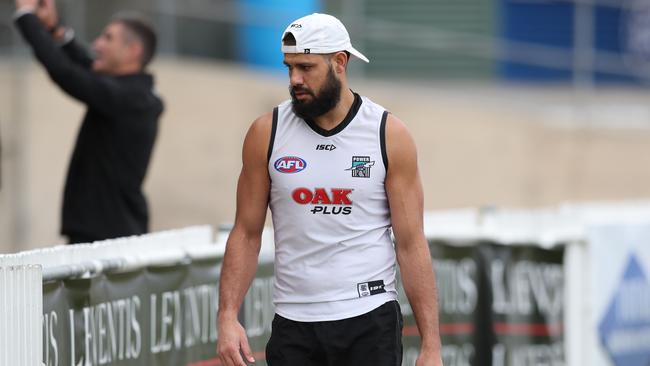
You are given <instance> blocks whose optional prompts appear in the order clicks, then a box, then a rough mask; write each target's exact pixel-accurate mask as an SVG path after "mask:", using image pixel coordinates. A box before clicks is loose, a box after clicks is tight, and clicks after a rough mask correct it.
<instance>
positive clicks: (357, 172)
mask: <svg viewBox="0 0 650 366" xmlns="http://www.w3.org/2000/svg"><path fill="white" fill-rule="evenodd" d="M373 165H375V162H374V161H370V156H353V157H352V166H351V167H350V168H348V169H345V170H351V171H352V177H353V178H370V168H372V166H373Z"/></svg>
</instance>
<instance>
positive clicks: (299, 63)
mask: <svg viewBox="0 0 650 366" xmlns="http://www.w3.org/2000/svg"><path fill="white" fill-rule="evenodd" d="M281 48H282V52H283V53H284V64H285V65H286V66H287V68H288V71H289V82H290V87H289V90H290V95H291V99H290V100H288V101H286V102H284V103H282V104H280V105H279V106H277V107H276V108H274V110H273V111H272V112H270V113H268V114H265V115H263V116H261V117H259V118H258V119H257V120H255V121H254V122H253V124H252V126H251V127H250V129H249V131H248V134H247V135H246V138H245V141H244V147H243V167H242V171H241V174H240V177H239V183H238V187H237V214H236V218H235V225H234V227H233V229H232V232H231V233H230V236H229V238H228V242H227V244H226V253H225V256H224V261H223V267H222V270H221V280H220V297H219V316H218V321H219V340H218V345H217V351H218V353H219V357H220V359H221V362H222V364H223V365H226V366H243V365H246V362H254V359H253V355H252V352H251V349H250V346H249V344H248V339H247V337H246V332H245V330H244V328H243V327H242V325H241V324H240V323H239V321H238V319H237V314H238V312H239V308H240V306H241V304H242V302H243V299H244V296H245V294H246V291H247V290H248V287H249V286H250V284H251V281H252V279H253V277H254V275H255V270H256V267H257V260H258V255H259V250H260V245H261V234H262V230H263V226H264V221H265V216H266V210H267V207H270V209H271V213H272V218H273V228H274V235H275V284H274V294H273V302H274V304H275V310H276V315H275V318H274V320H273V324H272V331H271V339H270V340H269V342H268V344H267V347H266V361H267V363H268V364H269V365H270V366H311V365H313V366H321V365H322V366H346V365H349V366H363V365H368V366H371V365H372V366H382V365H386V366H388V365H391V366H395V365H400V364H401V361H402V343H401V333H402V325H403V324H402V316H401V311H400V308H399V304H398V303H397V291H396V284H395V271H396V265H397V264H398V263H399V264H400V272H401V275H402V281H403V283H404V289H405V291H406V295H407V297H408V299H409V303H410V305H411V308H412V309H413V312H414V315H415V318H416V321H417V326H418V330H419V333H420V335H421V340H422V346H421V350H420V354H419V357H418V360H417V364H416V365H417V366H429V365H436V366H441V365H442V361H441V354H440V336H439V333H438V308H437V298H436V296H437V295H436V287H435V277H434V273H433V267H432V263H431V256H430V253H429V248H428V244H427V241H426V239H425V237H424V232H423V224H422V220H423V193H422V186H421V183H420V176H419V172H418V167H417V156H416V148H415V144H414V142H413V139H412V138H411V136H410V134H409V132H408V131H407V129H406V127H405V125H404V123H403V122H402V121H400V120H399V119H398V118H397V117H395V116H394V115H392V114H390V113H389V112H388V111H386V110H385V109H384V108H383V107H381V106H380V105H378V104H376V103H374V102H373V101H371V100H370V99H369V98H367V97H364V96H360V95H359V94H357V93H355V92H353V91H352V90H351V89H349V86H348V80H347V64H348V61H349V60H350V58H351V57H352V56H354V57H356V58H359V59H361V60H363V61H365V62H368V59H367V58H366V57H365V56H364V55H363V54H362V53H361V52H359V51H358V50H356V49H355V48H353V47H352V45H351V43H350V38H349V35H348V32H347V30H346V29H345V26H344V25H343V24H342V23H341V22H340V21H339V20H338V19H336V18H335V17H333V16H330V15H326V14H317V13H315V14H311V15H308V16H305V17H303V18H300V19H297V20H296V21H294V22H292V23H291V24H290V25H289V26H288V27H287V29H286V30H285V32H284V33H283V36H282V46H281ZM391 232H392V233H394V236H395V243H394V244H393V241H392V239H391Z"/></svg>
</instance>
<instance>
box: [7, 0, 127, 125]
mask: <svg viewBox="0 0 650 366" xmlns="http://www.w3.org/2000/svg"><path fill="white" fill-rule="evenodd" d="M17 3H18V1H17ZM34 11H35V10H31V8H23V9H22V10H21V8H18V13H17V18H16V19H15V22H16V26H17V27H18V29H19V30H20V32H21V33H22V35H23V37H24V38H25V40H26V41H27V43H29V45H30V46H31V47H32V49H33V51H34V55H35V56H36V58H37V59H38V61H39V62H40V63H41V64H42V65H43V66H44V67H45V69H46V70H47V73H48V74H49V75H50V78H51V79H52V80H53V81H54V82H55V83H56V84H57V85H59V87H61V89H63V91H65V92H66V93H67V94H69V95H70V96H72V97H73V98H76V99H78V100H80V101H82V102H84V103H86V104H88V105H90V106H92V107H94V108H97V109H98V110H101V111H105V112H108V113H110V112H112V111H114V110H115V108H116V107H117V106H119V104H118V103H119V101H121V100H122V99H123V95H122V94H123V91H122V90H121V88H120V86H119V84H118V83H116V82H114V81H113V80H112V79H111V78H108V77H103V76H101V75H98V74H96V73H94V72H92V71H91V70H90V69H88V68H86V67H84V66H81V65H80V64H77V63H75V62H73V61H72V60H71V59H70V58H69V57H68V56H67V55H66V54H65V52H64V51H63V50H62V49H61V47H59V45H58V44H57V43H56V42H55V40H54V38H53V37H52V35H51V34H50V33H49V32H48V30H47V29H46V28H45V26H44V25H43V24H42V22H41V21H40V20H39V18H38V17H37V16H36V15H35V13H34Z"/></svg>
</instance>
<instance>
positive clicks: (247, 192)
mask: <svg viewBox="0 0 650 366" xmlns="http://www.w3.org/2000/svg"><path fill="white" fill-rule="evenodd" d="M272 118H273V117H272V115H271V114H266V115H264V116H262V117H260V118H258V119H257V120H256V121H255V122H253V125H252V126H251V128H250V129H249V131H248V134H247V135H246V139H245V140H244V148H243V153H242V155H243V156H242V160H243V165H242V170H241V174H240V176H239V182H238V184H237V213H236V216H235V224H234V227H233V229H232V231H231V232H230V236H229V237H228V241H227V243H226V253H225V255H224V260H223V266H222V268H221V278H220V285H219V317H218V320H219V341H218V345H217V351H218V353H219V357H220V358H221V361H222V363H223V364H224V365H227V366H242V365H245V363H244V361H243V359H242V357H241V355H240V351H241V352H242V353H243V354H244V356H245V357H246V359H247V360H248V361H249V362H254V360H253V354H252V351H251V349H250V346H249V345H248V339H247V337H246V333H245V331H244V328H243V327H242V326H241V324H240V323H239V321H238V319H237V313H238V312H239V307H240V306H241V304H242V302H243V300H244V296H245V295H246V291H247V290H248V287H249V286H250V284H251V281H252V280H253V277H254V276H255V271H256V269H257V259H258V255H259V251H260V246H261V236H262V230H263V228H264V221H265V219H266V210H267V207H268V200H269V192H270V184H271V182H270V178H269V174H268V169H267V160H266V159H267V149H268V146H269V139H270V136H271V123H272Z"/></svg>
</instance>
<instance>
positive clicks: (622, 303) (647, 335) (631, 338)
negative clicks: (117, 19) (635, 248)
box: [598, 255, 650, 366]
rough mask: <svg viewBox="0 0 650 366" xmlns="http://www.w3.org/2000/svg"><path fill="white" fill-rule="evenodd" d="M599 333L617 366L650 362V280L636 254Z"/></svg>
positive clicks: (630, 262)
mask: <svg viewBox="0 0 650 366" xmlns="http://www.w3.org/2000/svg"><path fill="white" fill-rule="evenodd" d="M600 270H606V269H605V268H601V269H600ZM598 333H599V335H600V339H601V341H602V343H603V346H604V347H605V349H606V350H607V352H608V353H609V355H610V356H611V358H612V361H613V362H614V364H615V365H616V366H648V365H650V283H648V279H647V277H646V276H645V274H644V273H643V269H642V268H641V265H640V264H639V261H638V259H637V258H636V257H635V256H634V255H632V256H630V259H629V261H628V263H627V267H626V269H625V273H624V274H623V278H622V280H621V283H620V285H619V286H618V289H617V290H616V294H615V295H614V297H613V299H612V301H611V303H610V305H609V308H608V309H607V312H606V313H605V316H604V317H603V319H602V320H601V322H600V324H599V326H598Z"/></svg>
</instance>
